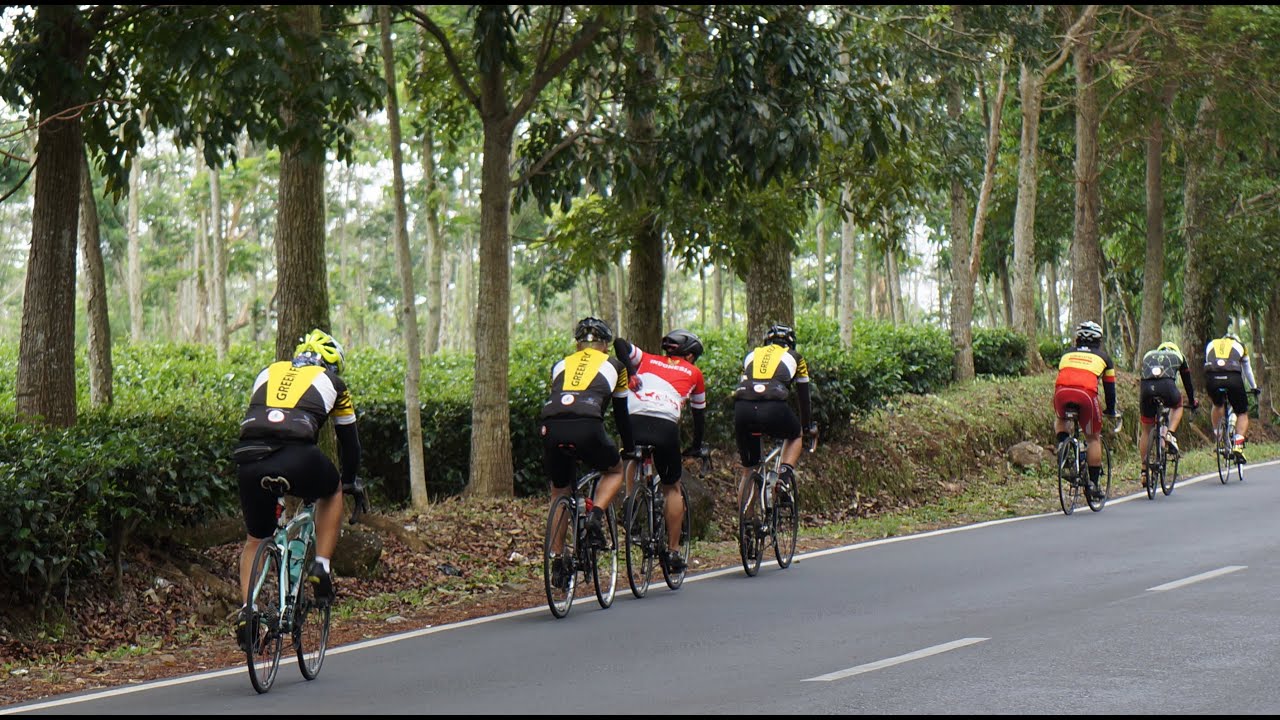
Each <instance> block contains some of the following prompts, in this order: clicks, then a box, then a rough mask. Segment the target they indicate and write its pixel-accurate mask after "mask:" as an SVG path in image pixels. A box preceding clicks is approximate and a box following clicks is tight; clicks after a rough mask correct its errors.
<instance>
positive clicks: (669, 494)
mask: <svg viewBox="0 0 1280 720" xmlns="http://www.w3.org/2000/svg"><path fill="white" fill-rule="evenodd" d="M662 349H663V351H664V352H666V353H667V354H666V356H665V357H663V356H661V355H653V354H651V353H647V352H645V351H643V350H641V349H640V348H638V347H636V346H635V345H632V344H631V343H629V342H627V341H626V340H624V339H622V338H618V339H616V340H614V341H613V350H614V353H616V354H617V356H618V357H619V358H622V359H623V361H625V362H626V363H627V370H628V372H630V373H631V375H632V377H633V378H634V380H633V382H632V383H631V386H632V392H631V393H630V394H629V395H628V397H627V410H628V412H629V414H630V415H631V421H632V422H631V424H632V426H633V427H634V429H635V440H636V443H637V444H639V445H652V446H653V447H654V458H653V459H654V466H655V468H656V469H657V471H658V475H659V476H660V477H661V478H662V489H663V494H664V497H665V498H666V504H665V505H664V508H665V510H666V516H667V533H668V537H667V547H669V548H671V550H670V551H668V553H667V567H669V568H671V570H672V571H673V572H677V573H678V572H681V571H682V570H684V569H685V568H686V563H687V562H688V560H689V558H684V557H680V551H679V547H680V527H681V525H682V524H683V523H682V520H681V518H682V517H683V516H684V500H683V499H682V498H681V497H680V485H679V482H680V476H681V475H682V474H683V471H684V468H683V467H681V462H680V455H681V453H680V411H681V410H682V409H683V408H684V404H685V401H686V400H687V401H688V402H689V407H690V408H692V410H693V442H692V443H691V444H690V446H689V448H688V449H687V450H686V451H685V452H684V454H686V455H697V454H700V453H701V451H702V434H703V431H704V429H705V427H706V419H705V416H706V411H707V386H706V382H705V381H704V380H703V377H702V371H701V370H699V369H698V366H697V365H695V364H694V363H696V362H697V361H698V357H699V356H701V355H702V340H700V339H699V338H698V336H697V335H694V334H693V333H691V332H689V331H688V330H672V331H671V332H669V333H667V335H666V337H664V338H662Z"/></svg>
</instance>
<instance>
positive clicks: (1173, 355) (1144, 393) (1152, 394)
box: [1138, 342, 1200, 486]
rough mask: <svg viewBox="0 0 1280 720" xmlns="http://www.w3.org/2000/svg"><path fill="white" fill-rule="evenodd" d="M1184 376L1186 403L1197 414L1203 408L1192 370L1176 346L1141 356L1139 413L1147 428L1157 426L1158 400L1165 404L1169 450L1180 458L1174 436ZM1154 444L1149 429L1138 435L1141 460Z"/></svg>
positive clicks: (1164, 345)
mask: <svg viewBox="0 0 1280 720" xmlns="http://www.w3.org/2000/svg"><path fill="white" fill-rule="evenodd" d="M1179 375H1180V376H1182V387H1183V388H1184V389H1186V391H1187V403H1188V404H1189V405H1190V406H1191V409H1192V410H1194V409H1196V408H1197V407H1199V406H1200V404H1199V403H1198V402H1196V391H1195V387H1194V386H1193V385H1192V384H1191V369H1190V368H1189V367H1188V366H1187V358H1186V356H1184V355H1183V354H1182V350H1181V349H1180V348H1179V347H1178V345H1177V343H1172V342H1164V343H1160V346H1159V347H1157V348H1156V349H1155V350H1152V351H1151V352H1148V353H1147V354H1146V355H1143V356H1142V382H1141V384H1140V385H1139V386H1138V411H1139V414H1140V415H1141V416H1142V417H1141V420H1142V424H1143V425H1144V426H1151V425H1155V422H1156V398H1160V399H1161V400H1162V401H1164V406H1165V407H1167V408H1169V434H1168V442H1169V450H1170V452H1172V453H1173V454H1175V455H1177V454H1178V452H1179V451H1178V438H1176V437H1174V432H1175V431H1176V430H1177V429H1178V423H1180V422H1182V393H1180V392H1178V378H1177V376H1179ZM1150 444H1151V438H1150V432H1149V427H1148V428H1144V429H1143V431H1142V432H1141V433H1139V434H1138V457H1139V458H1145V457H1146V456H1147V446H1148V445H1150ZM1146 483H1147V468H1146V466H1145V465H1144V466H1143V468H1142V484H1143V485H1144V486H1145V485H1146Z"/></svg>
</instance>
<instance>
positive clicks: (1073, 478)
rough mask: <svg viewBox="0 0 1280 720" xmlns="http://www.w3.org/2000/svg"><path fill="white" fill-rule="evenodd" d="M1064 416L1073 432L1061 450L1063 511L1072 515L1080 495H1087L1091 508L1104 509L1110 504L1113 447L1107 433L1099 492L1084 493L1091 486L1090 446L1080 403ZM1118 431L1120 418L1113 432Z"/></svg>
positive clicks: (1104, 438)
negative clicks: (1085, 435) (1084, 431)
mask: <svg viewBox="0 0 1280 720" xmlns="http://www.w3.org/2000/svg"><path fill="white" fill-rule="evenodd" d="M1063 417H1064V418H1065V419H1066V421H1067V424H1068V426H1069V427H1070V431H1069V432H1070V435H1069V436H1068V437H1067V439H1066V440H1065V441H1064V443H1063V445H1062V447H1060V448H1059V450H1058V452H1059V455H1058V503H1059V504H1060V505H1061V506H1062V512H1063V513H1064V514H1066V515H1070V514H1071V513H1073V512H1075V509H1076V505H1077V503H1079V502H1080V495H1081V494H1084V496H1085V501H1086V502H1088V503H1089V509H1090V510H1092V511H1094V512H1102V509H1103V508H1104V507H1106V505H1107V498H1108V497H1110V495H1111V446H1110V444H1108V443H1107V441H1106V434H1105V433H1103V440H1102V451H1103V456H1104V457H1103V465H1102V476H1101V477H1099V478H1098V489H1099V493H1098V494H1097V495H1094V494H1092V493H1088V492H1084V491H1085V490H1086V489H1087V488H1088V486H1089V462H1088V459H1087V447H1088V446H1087V443H1086V441H1085V439H1084V438H1082V437H1081V433H1082V431H1081V429H1080V406H1078V405H1075V404H1068V405H1067V406H1066V408H1065V410H1064V412H1063ZM1119 431H1120V424H1119V422H1118V418H1117V423H1116V427H1115V430H1114V432H1119Z"/></svg>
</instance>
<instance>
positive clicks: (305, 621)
mask: <svg viewBox="0 0 1280 720" xmlns="http://www.w3.org/2000/svg"><path fill="white" fill-rule="evenodd" d="M260 482H261V485H262V487H263V488H264V489H265V490H267V491H268V492H271V493H273V494H274V495H275V496H276V531H275V533H274V534H273V535H272V536H271V537H270V538H267V539H266V540H263V541H262V544H261V545H259V546H258V551H257V552H256V553H255V554H254V557H253V569H252V571H251V572H250V573H249V592H248V597H247V598H246V603H245V606H246V607H248V608H250V613H249V615H248V618H247V623H248V628H247V632H246V635H247V638H248V647H246V648H244V652H245V658H246V660H247V662H248V666H249V680H250V681H251V682H252V683H253V689H254V690H257V691H258V692H259V693H265V692H267V691H268V690H270V689H271V686H272V685H273V684H274V683H275V681H276V671H277V670H278V669H279V667H280V654H281V651H282V650H283V648H284V640H285V637H286V636H288V637H289V638H290V639H291V641H292V643H293V649H294V653H295V654H296V655H297V657H298V669H299V670H301V671H302V677H304V678H306V679H307V680H314V679H316V676H318V675H319V674H320V666H321V665H323V664H324V657H325V651H326V650H327V649H328V646H329V621H330V614H331V611H332V608H331V606H330V603H329V602H328V601H321V600H318V599H317V598H316V597H315V586H314V584H312V583H309V582H306V575H305V574H306V573H309V572H310V571H311V564H312V562H313V561H314V560H315V557H316V524H315V502H314V500H304V501H303V502H302V504H301V505H300V506H299V507H298V509H297V511H296V512H294V513H293V515H292V516H291V517H290V516H289V514H288V511H287V510H286V507H285V495H287V494H288V493H289V488H290V485H289V481H288V479H286V478H283V477H272V476H266V477H263V478H262V480H261V481H260ZM351 490H352V491H353V493H354V495H355V507H354V509H353V511H352V514H351V522H352V523H355V522H356V520H357V519H359V516H360V514H361V513H362V512H366V511H367V510H368V500H367V498H366V496H365V493H364V486H363V484H361V483H360V482H359V481H358V480H357V481H356V483H355V484H354V485H353V486H351Z"/></svg>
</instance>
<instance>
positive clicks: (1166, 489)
mask: <svg viewBox="0 0 1280 720" xmlns="http://www.w3.org/2000/svg"><path fill="white" fill-rule="evenodd" d="M1181 459H1182V458H1181V456H1180V455H1174V456H1173V460H1172V462H1173V473H1169V468H1168V465H1169V462H1170V459H1169V452H1168V449H1167V447H1166V450H1165V453H1164V458H1163V460H1164V470H1162V471H1161V472H1160V490H1161V492H1163V493H1164V494H1165V496H1168V495H1170V494H1171V493H1172V492H1173V486H1174V485H1176V484H1177V483H1178V461H1179V460H1181Z"/></svg>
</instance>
